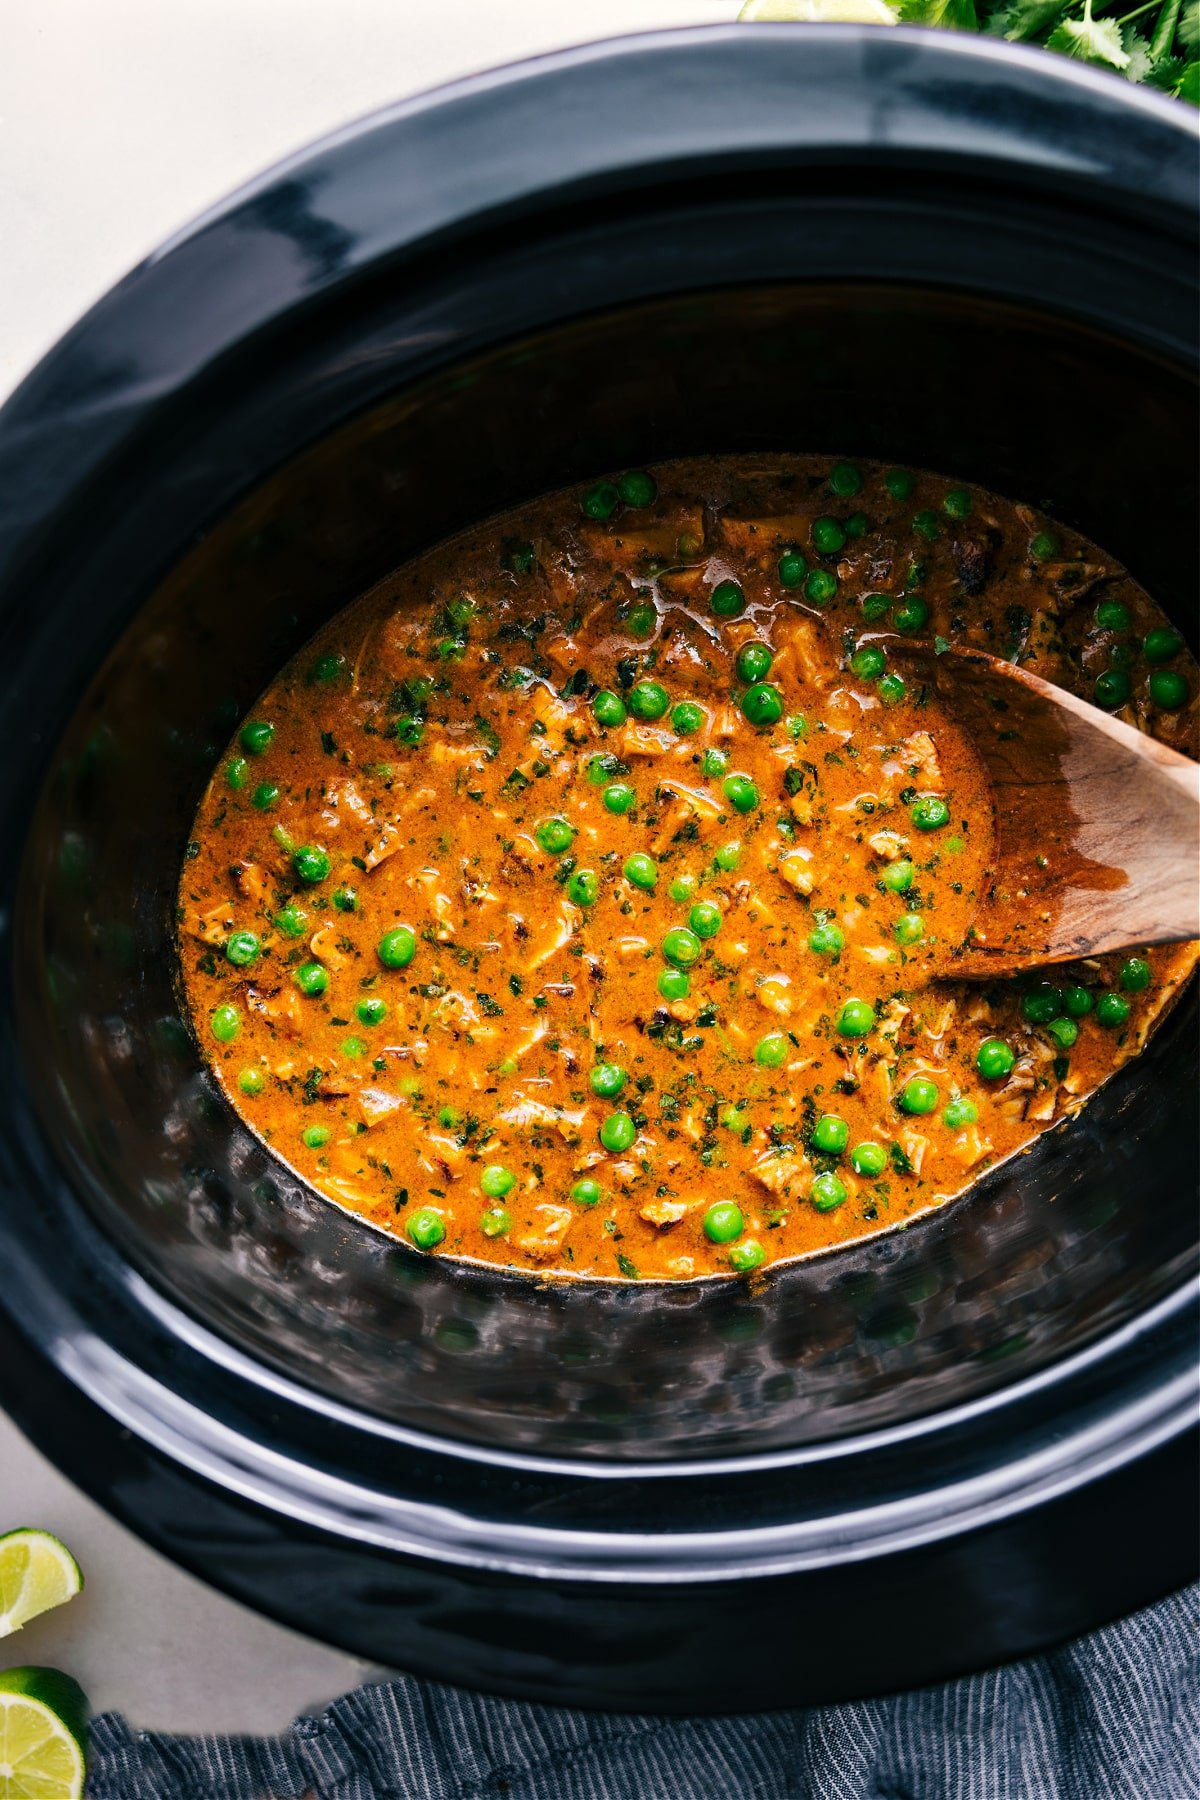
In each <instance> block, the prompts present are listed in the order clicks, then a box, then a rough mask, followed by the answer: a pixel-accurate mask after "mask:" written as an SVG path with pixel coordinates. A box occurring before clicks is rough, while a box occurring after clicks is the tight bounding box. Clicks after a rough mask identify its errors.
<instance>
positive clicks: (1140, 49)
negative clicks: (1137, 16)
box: [1121, 25, 1154, 81]
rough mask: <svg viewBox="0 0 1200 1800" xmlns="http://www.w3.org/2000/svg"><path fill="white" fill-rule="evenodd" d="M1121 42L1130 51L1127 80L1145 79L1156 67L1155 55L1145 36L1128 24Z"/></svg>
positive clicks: (1122, 34) (1126, 70)
mask: <svg viewBox="0 0 1200 1800" xmlns="http://www.w3.org/2000/svg"><path fill="white" fill-rule="evenodd" d="M1121 43H1122V45H1123V46H1124V48H1125V49H1126V50H1127V51H1128V53H1129V62H1128V65H1127V66H1126V69H1125V79H1126V80H1127V81H1145V79H1146V77H1147V76H1148V75H1149V73H1150V71H1151V69H1153V67H1154V57H1153V56H1152V54H1151V51H1150V46H1149V44H1148V43H1147V42H1146V40H1145V38H1144V37H1142V36H1141V35H1140V34H1139V33H1138V32H1136V31H1135V30H1134V29H1133V27H1132V26H1131V25H1127V26H1126V27H1125V29H1124V31H1123V32H1122V33H1121Z"/></svg>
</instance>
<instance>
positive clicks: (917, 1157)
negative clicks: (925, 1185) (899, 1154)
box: [897, 1127, 929, 1175]
mask: <svg viewBox="0 0 1200 1800" xmlns="http://www.w3.org/2000/svg"><path fill="white" fill-rule="evenodd" d="M897 1141H898V1143H899V1145H900V1148H901V1149H902V1150H903V1152H904V1154H905V1156H907V1158H908V1160H909V1162H910V1163H911V1164H912V1169H913V1174H914V1175H919V1174H920V1173H921V1164H922V1163H923V1162H924V1161H925V1152H926V1150H928V1148H929V1139H928V1138H926V1137H922V1136H921V1133H920V1132H919V1131H912V1130H910V1129H908V1128H907V1127H906V1128H905V1129H904V1130H903V1131H901V1133H900V1136H899V1138H898V1140H897Z"/></svg>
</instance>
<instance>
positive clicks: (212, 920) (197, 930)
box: [191, 900, 237, 944]
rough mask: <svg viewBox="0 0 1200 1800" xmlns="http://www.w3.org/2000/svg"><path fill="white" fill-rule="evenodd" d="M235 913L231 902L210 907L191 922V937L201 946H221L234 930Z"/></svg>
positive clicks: (227, 901)
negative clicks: (198, 940)
mask: <svg viewBox="0 0 1200 1800" xmlns="http://www.w3.org/2000/svg"><path fill="white" fill-rule="evenodd" d="M236 920H237V913H236V911H235V909H234V905H233V901H232V900H222V901H221V903H220V904H219V905H218V906H210V907H209V908H208V910H207V912H202V913H200V914H199V915H198V917H197V918H195V919H194V920H193V921H192V926H191V932H192V936H193V937H197V938H199V939H200V942H201V943H202V944H223V943H224V942H225V939H226V938H227V937H228V936H229V934H230V932H231V931H232V930H233V928H234V924H235V923H236Z"/></svg>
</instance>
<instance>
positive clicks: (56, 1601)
mask: <svg viewBox="0 0 1200 1800" xmlns="http://www.w3.org/2000/svg"><path fill="white" fill-rule="evenodd" d="M82 1586H83V1575H82V1573H81V1572H80V1568H79V1564H78V1563H77V1562H76V1561H75V1558H74V1557H73V1556H72V1555H71V1552H70V1551H69V1550H68V1549H67V1546H66V1545H65V1544H63V1543H60V1542H59V1540H58V1539H57V1538H56V1537H51V1535H50V1533H49V1532H48V1531H33V1530H22V1531H10V1532H7V1533H6V1534H5V1536H3V1537H0V1638H3V1637H7V1636H8V1635H9V1633H10V1632H12V1631H19V1630H20V1629H21V1627H22V1625H25V1624H27V1623H28V1621H29V1620H30V1619H36V1618H37V1616H38V1614H39V1613H44V1612H49V1610H50V1608H51V1607H52V1606H61V1605H62V1603H63V1601H64V1600H70V1599H71V1598H72V1596H73V1595H75V1594H77V1593H78V1592H79V1590H80V1588H81V1587H82Z"/></svg>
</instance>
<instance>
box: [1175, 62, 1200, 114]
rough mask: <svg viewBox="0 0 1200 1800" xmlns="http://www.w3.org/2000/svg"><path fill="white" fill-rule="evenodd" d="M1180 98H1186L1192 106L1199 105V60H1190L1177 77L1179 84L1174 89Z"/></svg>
mask: <svg viewBox="0 0 1200 1800" xmlns="http://www.w3.org/2000/svg"><path fill="white" fill-rule="evenodd" d="M1175 92H1176V93H1177V94H1178V96H1179V98H1180V99H1181V100H1188V101H1190V102H1191V104H1192V105H1193V106H1200V62H1190V63H1189V64H1188V66H1187V68H1186V69H1185V70H1184V71H1183V74H1182V75H1181V76H1180V78H1179V86H1178V87H1177V88H1176V89H1175Z"/></svg>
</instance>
